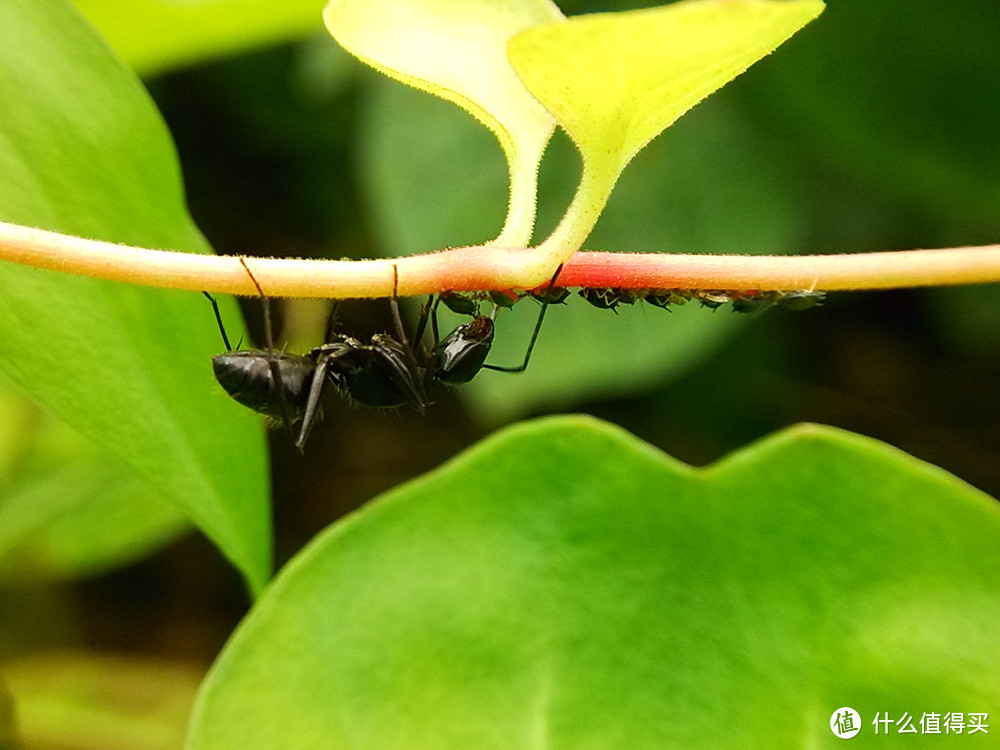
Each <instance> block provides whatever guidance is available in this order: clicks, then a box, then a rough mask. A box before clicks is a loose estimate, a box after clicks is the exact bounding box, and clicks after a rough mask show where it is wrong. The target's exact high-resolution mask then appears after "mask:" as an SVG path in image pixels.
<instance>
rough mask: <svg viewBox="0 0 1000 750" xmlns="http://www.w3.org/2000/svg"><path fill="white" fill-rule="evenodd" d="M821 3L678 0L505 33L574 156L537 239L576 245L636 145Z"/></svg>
mask: <svg viewBox="0 0 1000 750" xmlns="http://www.w3.org/2000/svg"><path fill="white" fill-rule="evenodd" d="M823 7H824V6H823V3H822V2H820V0H787V1H786V0H685V1H684V2H678V3H673V4H671V5H667V6H663V7H659V8H652V9H647V10H638V11H631V12H622V13H602V14H595V15H587V16H576V17H574V18H571V19H569V21H568V22H566V23H561V24H546V25H539V26H535V27H533V28H531V29H528V30H526V31H524V32H522V33H520V34H518V35H517V36H516V37H514V38H513V39H511V41H510V43H509V45H508V46H509V51H510V60H511V64H512V65H513V66H514V68H515V70H516V71H517V74H518V75H519V76H520V78H521V80H522V81H524V85H525V86H526V87H527V88H528V90H529V91H530V92H531V93H532V94H533V95H534V96H535V97H536V98H537V99H538V100H539V101H540V102H542V104H544V105H545V107H546V108H547V109H548V110H549V112H551V113H552V114H553V115H554V116H555V118H556V120H557V122H558V123H559V125H561V126H562V127H563V128H565V130H566V131H567V132H568V133H569V135H570V137H571V138H572V139H573V141H574V142H575V143H576V145H577V147H578V148H579V149H580V152H581V153H582V155H583V159H584V173H583V178H582V180H581V185H580V189H579V191H578V193H577V196H576V198H575V199H574V202H573V204H572V205H571V207H570V209H569V212H568V213H567V215H566V218H565V220H564V221H563V223H562V224H561V225H560V227H558V228H557V229H556V231H555V232H554V233H553V235H552V236H550V237H549V239H548V240H546V242H545V243H544V245H545V246H546V247H549V248H551V250H552V252H553V253H555V255H554V256H553V257H556V258H558V260H557V262H561V261H564V260H566V258H568V257H569V255H570V254H572V252H573V251H574V250H576V249H577V248H579V247H580V246H581V245H582V244H583V241H584V240H585V239H586V237H587V235H588V234H589V233H590V230H591V229H592V228H593V226H594V224H595V223H596V221H597V218H598V216H599V215H600V212H601V210H602V209H603V207H604V204H605V203H606V202H607V199H608V196H609V195H610V194H611V190H612V188H613V187H614V184H615V181H616V180H617V179H618V175H619V174H620V173H621V171H622V169H624V167H625V165H626V164H628V162H629V161H630V160H631V159H632V157H633V156H635V154H636V153H637V152H638V151H639V150H640V149H641V148H642V147H643V146H645V145H646V144H647V143H649V141H650V140H652V139H653V138H655V137H656V136H657V135H659V133H660V132H662V131H663V130H664V129H665V128H667V127H668V126H669V125H670V124H671V123H673V122H674V121H675V120H676V119H677V118H678V117H680V116H681V115H682V114H684V112H686V111H687V110H688V109H690V108H691V107H693V106H694V105H695V104H697V103H698V102H699V101H701V100H702V99H704V98H705V97H706V96H708V95H709V94H711V93H712V92H713V91H715V90H716V89H718V88H719V87H721V86H722V85H723V84H725V83H726V82H728V81H730V80H731V79H733V78H735V77H736V76H737V75H739V74H740V73H742V72H743V71H745V70H746V69H747V68H748V67H750V65H752V64H753V63H754V62H756V61H757V60H759V59H760V58H762V57H764V56H765V55H767V54H768V53H770V52H771V51H773V50H774V49H775V48H776V47H777V46H778V45H779V44H781V43H782V42H783V41H785V40H786V39H787V38H788V37H790V36H791V35H792V34H794V33H795V32H796V31H797V30H798V29H800V28H801V27H802V26H804V25H805V24H806V23H808V22H809V21H811V20H812V19H813V18H815V17H816V16H817V15H819V13H820V12H821V11H822V10H823Z"/></svg>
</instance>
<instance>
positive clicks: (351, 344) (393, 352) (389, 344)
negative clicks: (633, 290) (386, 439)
mask: <svg viewBox="0 0 1000 750" xmlns="http://www.w3.org/2000/svg"><path fill="white" fill-rule="evenodd" d="M240 263H242V264H243V267H244V268H245V269H246V271H247V274H248V275H249V276H250V279H251V280H252V281H253V284H254V286H255V287H256V288H257V292H258V294H259V295H260V297H261V300H262V303H263V310H264V331H265V340H266V343H267V349H266V350H259V349H250V350H241V351H232V347H231V345H230V343H229V337H228V336H227V335H226V331H225V327H224V326H223V323H222V316H221V315H220V314H219V307H218V304H217V303H216V301H215V299H214V298H213V297H212V296H211V295H210V294H208V293H207V292H205V296H206V297H208V299H209V301H210V302H211V303H212V309H213V311H214V312H215V318H216V322H217V323H218V324H219V331H220V332H221V334H222V341H223V343H224V344H225V346H226V349H227V351H226V353H224V354H219V355H216V356H215V357H213V358H212V365H213V369H214V371H215V377H216V380H218V381H219V384H220V385H221V386H222V387H223V388H224V389H225V390H226V392H227V393H228V394H229V395H230V396H232V397H233V398H234V399H236V400H237V401H238V402H239V403H241V404H243V405H244V406H247V407H249V408H251V409H253V410H255V411H257V412H260V413H262V414H265V415H267V416H270V417H272V418H274V419H278V420H280V421H281V422H282V424H283V425H284V426H285V428H286V429H287V430H288V431H289V434H291V428H292V427H293V426H294V425H295V424H298V423H300V422H301V427H300V428H299V431H298V435H297V436H295V437H294V442H295V446H296V447H297V448H298V449H299V450H300V451H301V450H303V448H304V446H305V443H306V440H307V439H308V437H309V433H310V431H311V430H312V427H313V425H314V423H315V422H316V420H317V419H319V418H320V417H321V416H322V409H321V397H322V395H323V389H324V387H325V385H326V384H327V383H330V384H332V385H333V386H334V387H335V388H336V389H337V390H338V391H339V392H340V393H341V394H342V395H344V396H345V397H347V398H349V399H351V400H353V401H355V402H357V403H359V404H363V405H365V406H371V407H377V408H385V407H395V406H402V405H404V404H409V405H410V406H412V407H413V408H415V409H416V410H417V411H420V412H423V411H424V410H426V409H427V407H428V406H430V404H431V401H430V399H429V396H428V394H429V392H430V390H431V387H432V386H433V385H434V383H435V382H436V381H441V382H443V383H449V384H458V383H466V382H468V381H469V380H472V378H474V377H475V376H476V374H477V373H478V372H479V371H480V370H481V369H483V368H487V369H491V370H499V371H503V372H520V371H523V370H524V369H526V368H527V366H528V360H529V358H530V357H531V351H532V349H533V347H534V345H535V340H536V339H537V337H538V331H539V329H540V328H541V324H542V320H543V319H544V317H545V310H546V309H547V307H548V305H547V304H543V306H542V311H541V312H540V313H539V316H538V321H537V323H536V324H535V331H534V333H533V334H532V337H531V342H530V343H529V345H528V350H527V353H526V354H525V358H524V362H523V363H522V364H521V365H520V366H519V367H515V368H505V367H497V366H493V365H486V364H485V361H486V357H487V355H488V354H489V351H490V347H491V346H492V343H493V336H494V318H495V316H496V313H497V311H498V309H499V308H494V311H493V314H492V315H491V316H489V317H487V316H484V315H479V314H475V315H474V317H473V319H472V322H470V323H466V324H464V325H460V326H458V327H457V328H455V330H453V331H452V332H451V333H449V334H448V335H447V336H445V337H444V338H443V339H439V337H438V327H437V307H438V304H439V303H440V301H441V299H440V297H432V298H431V299H429V300H428V301H427V303H426V304H425V305H424V306H423V307H422V308H421V312H420V320H419V322H418V323H417V327H416V331H415V334H414V336H413V338H412V339H410V338H408V337H407V335H406V331H405V329H404V327H403V321H402V317H401V316H400V312H399V298H398V295H397V289H398V285H399V275H398V271H397V269H396V267H395V266H393V292H392V298H391V300H390V309H391V311H392V317H393V323H394V327H395V335H394V336H393V335H389V334H375V335H373V336H372V337H371V339H370V342H369V343H367V344H365V343H362V342H361V341H359V340H357V339H355V338H353V337H351V336H348V335H346V334H340V333H335V332H334V330H333V328H334V326H333V321H334V317H333V315H332V314H331V316H330V321H329V323H328V325H327V334H326V340H325V343H323V344H321V345H320V346H317V347H314V348H313V349H311V350H310V351H309V352H308V353H307V354H303V355H296V354H287V353H285V352H276V351H275V349H274V343H273V337H272V333H271V315H270V302H269V299H268V297H267V296H266V295H265V294H264V291H263V289H261V286H260V284H259V283H258V282H257V279H256V278H255V277H254V275H253V273H252V272H251V271H250V269H249V267H247V265H246V262H245V261H244V260H243V259H242V258H240ZM559 270H561V267H560V269H559ZM559 270H557V271H556V275H558V273H559ZM552 278H553V280H552V282H551V283H550V284H549V286H550V288H551V286H552V284H554V282H555V278H556V276H553V277H552ZM428 319H430V322H431V330H432V334H433V344H432V346H431V348H430V349H429V350H428V349H427V348H425V347H424V346H422V345H421V340H422V339H423V336H424V333H425V329H426V327H427V322H428Z"/></svg>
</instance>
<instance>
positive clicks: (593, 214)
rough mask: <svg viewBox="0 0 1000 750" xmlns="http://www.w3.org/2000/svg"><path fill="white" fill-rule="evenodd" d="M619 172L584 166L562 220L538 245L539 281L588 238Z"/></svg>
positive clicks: (536, 276)
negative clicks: (578, 183)
mask: <svg viewBox="0 0 1000 750" xmlns="http://www.w3.org/2000/svg"><path fill="white" fill-rule="evenodd" d="M617 179H618V177H617V174H616V173H614V172H612V171H610V170H605V169H601V170H594V169H589V168H588V167H587V164H586V162H585V163H584V166H583V173H582V174H581V175H580V185H579V186H578V187H577V190H576V194H575V195H574V196H573V200H572V201H571V202H570V204H569V208H567V209H566V213H565V215H564V216H563V218H562V221H560V222H559V224H558V225H557V226H556V228H555V229H554V230H553V231H552V234H550V235H549V236H548V237H547V238H546V239H545V240H544V241H543V242H542V243H541V244H540V245H539V246H538V247H537V251H538V256H537V260H536V263H535V266H534V271H535V280H536V284H537V285H540V284H542V283H544V282H545V280H546V279H548V278H551V276H552V272H553V271H554V270H555V268H556V266H558V265H559V264H565V263H566V262H567V261H568V260H569V259H570V258H571V257H572V256H573V253H575V252H576V251H577V250H579V249H580V248H581V247H583V243H584V242H586V241H587V237H589V236H590V233H591V232H592V231H593V230H594V227H595V226H596V225H597V220H598V219H599V218H600V217H601V212H602V211H604V207H605V206H606V205H607V202H608V198H609V197H610V196H611V191H612V190H613V189H614V186H615V182H616V181H617Z"/></svg>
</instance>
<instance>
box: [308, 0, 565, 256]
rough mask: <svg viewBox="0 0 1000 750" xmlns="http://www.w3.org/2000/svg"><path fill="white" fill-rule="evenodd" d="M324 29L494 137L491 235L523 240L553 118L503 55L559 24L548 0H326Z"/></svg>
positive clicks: (360, 55)
mask: <svg viewBox="0 0 1000 750" xmlns="http://www.w3.org/2000/svg"><path fill="white" fill-rule="evenodd" d="M323 17H324V19H325V20H326V25H327V28H328V29H329V30H330V33H331V34H332V35H333V37H334V38H335V39H336V40H337V41H338V42H339V43H340V44H341V45H342V46H343V47H344V48H345V49H346V50H348V51H349V52H350V53H351V54H353V55H355V56H357V57H358V58H359V59H361V60H363V61H364V62H366V63H367V64H369V65H371V66H372V67H374V68H376V69H377V70H379V71H381V72H382V73H384V74H386V75H388V76H390V77H392V78H395V79H396V80H399V81H402V82H404V83H407V84H409V85H411V86H414V87H416V88H418V89H421V90H423V91H427V92H429V93H431V94H435V95H436V96H440V97H442V98H444V99H447V100H449V101H451V102H454V103H455V104H458V105H459V106H460V107H462V108H464V109H465V110H467V111H468V112H469V113H471V114H472V115H473V116H474V117H476V118H477V119H479V120H480V121H481V122H483V123H484V124H485V125H486V126H487V127H489V128H490V129H491V130H492V131H493V132H494V133H495V134H496V136H497V139H498V140H499V141H500V145H501V147H502V148H503V150H504V155H505V156H506V158H507V163H508V165H509V169H510V180H511V197H510V207H509V213H508V216H507V222H506V224H505V225H504V229H503V231H502V232H501V234H500V236H499V237H498V238H497V240H496V242H497V243H498V244H509V245H524V244H527V242H528V241H529V240H530V238H531V230H532V228H533V226H534V216H535V193H536V190H535V188H536V180H535V177H536V174H537V170H538V163H539V161H540V160H541V156H542V152H543V151H544V149H545V144H546V143H547V142H548V139H549V136H550V135H551V134H552V130H553V128H554V127H555V124H554V122H553V120H552V116H551V115H550V114H549V113H548V112H547V111H546V110H545V109H544V108H543V107H542V106H541V105H540V104H539V103H538V102H537V101H536V100H535V99H534V98H532V96H531V95H530V94H529V93H528V92H527V91H526V90H525V88H524V85H523V84H522V83H521V81H520V80H519V79H518V77H517V75H516V74H515V73H514V70H513V69H512V68H511V66H510V63H509V61H508V59H507V41H508V40H509V39H510V37H511V36H513V35H514V34H516V33H518V32H520V31H522V30H524V29H526V28H529V27H531V26H535V25H537V24H541V23H548V22H561V21H562V20H563V16H562V13H560V11H559V9H558V8H557V7H556V6H555V5H553V4H552V3H551V2H550V1H549V0H331V2H329V3H328V4H327V6H326V9H325V10H324V11H323Z"/></svg>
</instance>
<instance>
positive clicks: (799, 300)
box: [780, 289, 826, 310]
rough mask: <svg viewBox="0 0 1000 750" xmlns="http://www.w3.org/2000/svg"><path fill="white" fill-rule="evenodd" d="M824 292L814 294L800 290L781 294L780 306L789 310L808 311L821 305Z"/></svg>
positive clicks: (824, 297) (824, 296) (806, 290)
mask: <svg viewBox="0 0 1000 750" xmlns="http://www.w3.org/2000/svg"><path fill="white" fill-rule="evenodd" d="M824 299H826V293H825V292H815V291H810V290H808V289H802V290H799V291H797V292H782V293H781V300H780V301H781V304H782V305H784V306H785V307H787V308H788V309H789V310H808V309H809V308H810V307H815V306H816V305H821V304H823V300H824Z"/></svg>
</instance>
